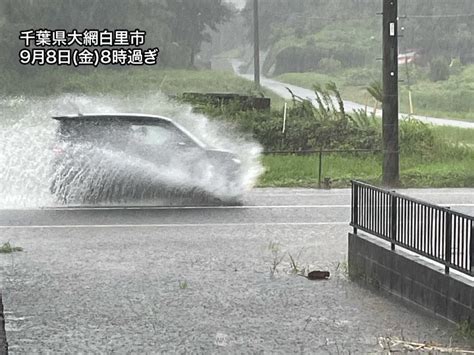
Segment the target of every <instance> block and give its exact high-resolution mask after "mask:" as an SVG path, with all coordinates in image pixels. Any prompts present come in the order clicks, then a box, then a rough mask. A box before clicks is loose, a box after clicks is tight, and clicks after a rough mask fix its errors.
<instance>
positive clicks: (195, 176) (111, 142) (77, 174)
mask: <svg viewBox="0 0 474 355" xmlns="http://www.w3.org/2000/svg"><path fill="white" fill-rule="evenodd" d="M53 118H54V119H55V120H58V121H59V126H58V130H57V141H56V145H55V146H54V149H53V150H54V153H55V155H54V161H53V179H52V183H51V187H50V190H51V192H52V193H53V194H54V195H55V196H56V197H57V199H58V201H61V202H63V203H70V202H72V203H96V202H102V201H124V200H129V199H141V200H143V199H150V198H154V197H160V196H162V195H163V194H167V195H169V194H172V193H176V192H179V193H180V194H183V193H187V192H192V193H194V194H195V193H197V192H201V193H206V194H210V195H213V194H214V193H216V194H217V195H219V194H220V195H222V194H223V191H224V190H225V189H227V190H229V191H230V190H231V189H232V186H233V185H235V184H238V180H239V178H240V175H241V174H240V170H241V163H240V160H239V159H238V157H237V156H236V155H235V154H233V153H231V152H228V151H224V150H218V149H213V148H211V147H209V146H207V145H205V144H204V143H202V142H201V141H200V140H199V139H197V138H196V137H194V136H193V135H192V134H191V133H190V132H188V131H187V130H186V129H184V128H183V127H181V126H180V125H179V124H177V123H176V122H174V121H173V120H171V119H169V118H164V117H160V116H152V115H137V114H98V115H95V114H94V115H75V116H60V117H53ZM224 195H225V193H224ZM230 195H232V193H230ZM234 198H235V196H232V199H234Z"/></svg>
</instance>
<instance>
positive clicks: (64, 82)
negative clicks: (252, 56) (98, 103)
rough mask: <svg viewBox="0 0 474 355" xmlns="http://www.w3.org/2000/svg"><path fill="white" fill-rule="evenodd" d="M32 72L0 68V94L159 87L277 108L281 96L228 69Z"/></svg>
mask: <svg viewBox="0 0 474 355" xmlns="http://www.w3.org/2000/svg"><path fill="white" fill-rule="evenodd" d="M41 69H42V71H39V72H35V73H34V74H32V75H31V76H28V77H23V76H20V75H19V74H16V73H14V72H0V80H1V81H2V82H4V83H8V85H3V86H2V87H1V88H0V95H1V94H3V95H32V96H52V95H58V94H62V93H79V94H90V95H100V94H111V95H119V96H127V95H130V94H137V93H141V92H143V93H145V92H155V91H162V92H163V93H165V94H167V95H170V96H174V95H179V94H182V93H183V92H231V93H238V94H246V95H265V96H266V97H270V98H271V99H272V106H273V107H274V108H280V107H282V106H283V104H284V100H283V99H282V98H280V97H279V96H278V95H276V94H274V93H272V92H271V91H269V90H262V91H257V90H255V88H254V85H253V83H252V82H250V81H248V80H246V79H243V78H240V77H238V76H237V75H235V74H233V73H231V72H228V71H212V70H168V69H166V70H165V69H156V68H127V69H122V70H120V69H101V70H89V71H82V70H79V69H78V70H74V71H73V70H71V69H68V68H55V69H54V70H51V69H49V68H41Z"/></svg>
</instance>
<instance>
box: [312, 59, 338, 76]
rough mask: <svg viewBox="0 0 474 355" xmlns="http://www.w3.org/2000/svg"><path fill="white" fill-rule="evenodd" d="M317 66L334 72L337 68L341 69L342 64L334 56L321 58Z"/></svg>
mask: <svg viewBox="0 0 474 355" xmlns="http://www.w3.org/2000/svg"><path fill="white" fill-rule="evenodd" d="M318 67H319V69H320V70H323V71H324V72H327V73H334V72H336V71H338V70H341V68H342V64H341V62H340V61H338V60H337V59H334V58H323V59H321V60H320V61H319V63H318Z"/></svg>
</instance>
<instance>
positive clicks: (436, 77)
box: [429, 57, 449, 81]
mask: <svg viewBox="0 0 474 355" xmlns="http://www.w3.org/2000/svg"><path fill="white" fill-rule="evenodd" d="M429 75H430V79H431V81H442V80H448V79H449V64H448V61H447V60H446V59H445V58H442V57H437V58H434V59H433V60H432V61H431V63H430V74H429Z"/></svg>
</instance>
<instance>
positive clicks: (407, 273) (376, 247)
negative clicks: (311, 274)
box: [348, 233, 474, 323]
mask: <svg viewBox="0 0 474 355" xmlns="http://www.w3.org/2000/svg"><path fill="white" fill-rule="evenodd" d="M348 264H349V275H350V277H351V278H352V279H354V280H358V281H361V282H363V283H365V284H368V285H371V286H373V287H375V288H378V289H381V290H384V291H387V292H389V293H390V294H392V295H395V296H397V297H400V298H401V299H403V300H406V301H409V302H410V303H415V304H417V305H419V306H421V307H423V308H425V309H426V310H429V311H431V312H434V313H436V314H438V315H440V316H442V317H443V318H446V319H448V320H451V321H454V322H462V321H470V322H471V323H474V281H473V280H472V278H468V277H467V276H466V277H464V276H459V275H455V274H454V273H451V274H450V275H445V274H444V266H436V265H434V264H433V263H432V262H431V261H429V260H427V259H424V258H422V257H421V256H417V255H413V254H412V253H409V252H407V251H404V250H403V249H401V248H398V247H397V249H396V250H395V251H391V250H390V244H389V243H388V242H386V241H384V240H381V239H379V238H375V237H371V236H368V235H365V234H357V235H355V234H352V233H349V253H348Z"/></svg>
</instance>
